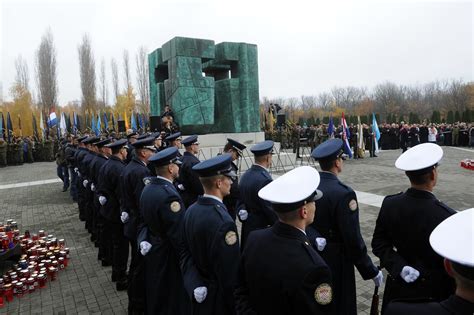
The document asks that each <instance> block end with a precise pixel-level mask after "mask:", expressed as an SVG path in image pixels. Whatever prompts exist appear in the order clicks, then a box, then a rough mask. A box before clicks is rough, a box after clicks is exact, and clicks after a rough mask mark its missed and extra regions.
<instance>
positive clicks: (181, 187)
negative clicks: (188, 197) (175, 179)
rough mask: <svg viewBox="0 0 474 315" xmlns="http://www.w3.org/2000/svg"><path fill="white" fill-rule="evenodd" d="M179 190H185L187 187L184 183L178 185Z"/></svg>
mask: <svg viewBox="0 0 474 315" xmlns="http://www.w3.org/2000/svg"><path fill="white" fill-rule="evenodd" d="M178 188H179V190H182V191H185V190H186V189H185V188H184V186H183V184H179V185H178Z"/></svg>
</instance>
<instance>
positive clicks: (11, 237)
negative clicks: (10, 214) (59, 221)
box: [0, 220, 69, 307]
mask: <svg viewBox="0 0 474 315" xmlns="http://www.w3.org/2000/svg"><path fill="white" fill-rule="evenodd" d="M0 237H1V240H2V250H3V251H6V250H11V249H12V248H13V247H15V246H17V244H19V245H20V246H21V252H22V254H21V256H20V260H19V261H18V264H14V265H13V267H12V269H10V270H8V271H7V272H6V273H5V274H4V275H3V277H0V307H2V306H3V305H4V301H5V300H7V301H9V302H10V301H12V300H13V298H14V297H19V298H20V297H22V296H23V295H25V294H27V293H31V292H34V291H35V290H37V289H40V288H44V287H46V284H47V282H48V280H49V281H55V280H56V277H57V273H58V271H60V270H63V269H64V268H66V267H67V266H68V262H69V248H67V247H66V246H65V245H66V244H65V242H64V239H59V240H58V239H57V238H55V237H54V236H53V235H46V233H45V231H44V230H40V231H39V232H38V234H30V232H29V231H25V233H24V234H23V235H20V233H19V232H18V228H17V226H16V223H15V222H13V221H11V220H8V221H7V225H2V224H1V223H0ZM11 244H13V245H11ZM0 253H1V251H0Z"/></svg>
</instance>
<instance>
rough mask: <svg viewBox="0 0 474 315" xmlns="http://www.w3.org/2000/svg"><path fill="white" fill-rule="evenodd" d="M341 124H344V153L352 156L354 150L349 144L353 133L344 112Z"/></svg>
mask: <svg viewBox="0 0 474 315" xmlns="http://www.w3.org/2000/svg"><path fill="white" fill-rule="evenodd" d="M341 125H342V140H343V141H344V153H345V154H347V155H349V157H350V158H352V150H351V146H350V145H349V139H350V138H351V133H350V131H349V128H347V123H346V119H345V118H344V113H342V118H341Z"/></svg>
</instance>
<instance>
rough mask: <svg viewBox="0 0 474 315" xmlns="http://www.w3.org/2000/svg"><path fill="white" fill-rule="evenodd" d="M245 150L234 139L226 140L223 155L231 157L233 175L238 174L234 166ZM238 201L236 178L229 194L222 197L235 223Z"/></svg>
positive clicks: (243, 146) (237, 181) (237, 182)
mask: <svg viewBox="0 0 474 315" xmlns="http://www.w3.org/2000/svg"><path fill="white" fill-rule="evenodd" d="M245 148H247V147H246V146H245V145H243V144H242V143H240V142H238V141H236V140H234V139H230V138H228V139H227V143H226V145H225V146H224V153H227V154H230V155H232V163H231V165H232V169H233V170H234V172H235V174H238V172H239V168H238V167H237V165H236V164H235V162H236V161H238V159H239V158H241V157H242V156H243V153H242V151H243V150H245ZM239 201H240V192H239V179H238V178H237V179H236V180H235V181H234V182H233V183H232V187H230V194H229V195H227V196H225V197H224V204H225V206H226V208H227V210H228V211H229V214H230V216H231V217H232V219H233V220H234V221H235V219H236V216H237V204H238V202H239Z"/></svg>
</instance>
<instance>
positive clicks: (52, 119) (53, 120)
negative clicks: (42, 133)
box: [48, 109, 58, 127]
mask: <svg viewBox="0 0 474 315" xmlns="http://www.w3.org/2000/svg"><path fill="white" fill-rule="evenodd" d="M51 110H52V112H51V113H49V118H48V126H49V127H53V126H54V125H56V124H57V123H58V120H57V118H56V113H55V112H54V109H51Z"/></svg>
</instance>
